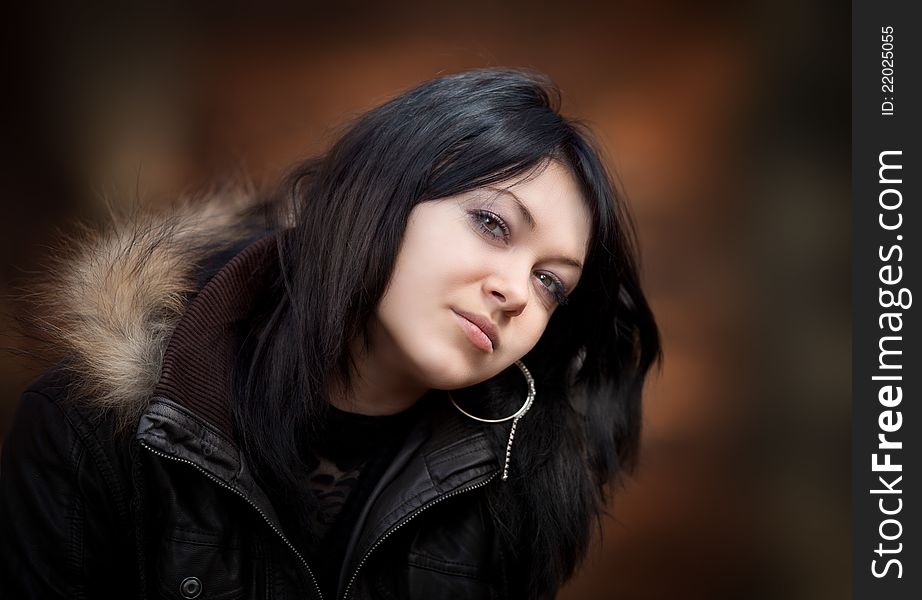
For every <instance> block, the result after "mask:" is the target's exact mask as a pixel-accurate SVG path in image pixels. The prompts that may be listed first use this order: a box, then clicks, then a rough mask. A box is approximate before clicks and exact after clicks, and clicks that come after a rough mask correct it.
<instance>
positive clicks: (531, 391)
mask: <svg viewBox="0 0 922 600" xmlns="http://www.w3.org/2000/svg"><path fill="white" fill-rule="evenodd" d="M515 364H516V366H518V367H519V369H521V371H522V374H523V375H525V381H526V382H528V396H527V397H526V398H525V404H523V405H522V408H520V409H519V410H518V411H516V412H515V413H513V414H511V415H509V416H508V417H503V418H502V419H482V418H480V417H475V416H474V415H472V414H471V413H469V412H467V411H466V410H464V409H463V408H461V407H460V406H458V403H457V402H455V399H454V398H452V397H451V394H448V399H449V400H451V403H452V404H453V405H454V407H455V408H457V409H458V410H459V411H460V412H461V414H463V415H464V416H466V417H470V418H471V419H474V420H475V421H480V422H481V423H503V422H504V421H508V420H510V419H512V429H510V430H509V442H508V443H507V444H506V462H505V464H504V465H503V481H506V479H507V478H508V477H509V457H510V456H511V455H512V439H513V438H514V437H515V428H516V426H517V425H518V424H519V419H521V418H522V417H523V416H524V415H525V413H527V412H528V409H529V408H531V405H532V403H533V402H534V401H535V379H534V377H532V376H531V373H530V372H529V371H528V369H527V368H526V367H525V364H524V363H523V362H522V361H520V360H517V361H515Z"/></svg>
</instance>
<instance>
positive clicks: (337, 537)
mask: <svg viewBox="0 0 922 600" xmlns="http://www.w3.org/2000/svg"><path fill="white" fill-rule="evenodd" d="M419 404H420V403H419V402H417V404H416V405H414V406H412V407H411V408H409V409H407V410H405V411H403V412H400V413H397V414H394V415H382V416H369V415H360V414H356V413H350V412H346V411H342V410H339V409H337V408H335V407H333V406H332V405H331V406H330V407H329V414H328V416H327V422H326V426H325V427H324V429H323V432H322V434H321V435H320V436H318V438H316V439H314V440H313V441H312V443H311V444H310V448H309V452H308V456H307V464H308V467H309V469H310V475H309V478H308V487H309V488H310V491H311V492H312V493H313V494H314V496H315V497H316V498H317V500H318V504H319V508H318V510H316V511H315V512H314V514H312V515H311V527H312V529H313V530H314V531H315V532H316V535H317V539H319V540H320V541H319V543H318V544H317V545H316V547H314V548H309V549H307V552H306V556H307V560H308V563H309V564H310V565H311V569H312V570H313V571H314V575H315V576H316V577H317V579H318V583H319V584H320V588H321V591H322V593H323V594H324V597H328V598H335V597H336V586H337V583H338V578H339V573H340V569H341V567H342V562H343V560H344V559H345V556H344V555H345V552H346V546H347V544H348V542H349V538H350V535H351V533H352V529H353V527H354V525H355V521H356V519H357V518H358V515H359V513H360V512H361V510H362V507H363V506H364V505H365V502H366V500H367V499H368V495H369V494H370V493H371V491H372V490H373V489H374V487H375V484H377V482H378V480H379V479H380V478H381V475H382V474H383V473H384V471H385V470H386V469H387V466H388V465H389V464H390V462H391V460H392V459H393V457H394V455H395V454H396V452H397V450H399V448H400V446H401V444H402V442H403V440H404V438H405V437H406V435H407V433H408V432H409V430H410V428H411V427H412V426H413V424H414V423H415V422H416V419H417V418H418V414H419Z"/></svg>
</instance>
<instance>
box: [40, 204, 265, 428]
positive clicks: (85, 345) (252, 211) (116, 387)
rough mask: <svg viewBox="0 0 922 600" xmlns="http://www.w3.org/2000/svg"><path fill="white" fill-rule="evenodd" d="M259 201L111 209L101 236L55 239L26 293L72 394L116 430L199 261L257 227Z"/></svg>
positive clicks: (142, 390) (141, 403)
mask: <svg viewBox="0 0 922 600" xmlns="http://www.w3.org/2000/svg"><path fill="white" fill-rule="evenodd" d="M262 208H265V207H264V206H263V205H261V204H259V203H257V201H256V200H255V199H254V198H253V197H252V195H248V194H243V193H225V194H216V195H213V196H211V197H209V198H207V199H205V200H204V201H199V202H195V203H192V202H184V203H182V204H180V205H179V206H177V207H174V208H173V209H171V210H170V211H168V212H166V213H152V212H140V211H135V212H133V213H132V214H130V215H127V216H125V215H113V216H112V218H111V223H110V226H109V227H108V228H107V229H106V230H105V231H102V232H99V231H93V230H90V229H88V228H84V229H83V230H82V231H81V232H80V233H79V234H77V235H75V236H71V237H70V238H68V239H67V240H65V242H64V248H63V249H64V251H63V252H60V253H57V254H56V256H63V257H64V258H53V259H52V261H53V262H52V265H51V267H50V269H49V271H48V278H47V281H46V282H45V283H43V284H41V285H40V286H39V290H38V293H37V294H36V295H35V297H36V300H37V304H38V310H37V312H38V315H39V316H38V326H39V330H40V335H41V336H42V338H43V339H44V340H45V341H47V342H48V343H50V344H51V345H52V347H53V348H54V349H55V351H56V353H61V354H63V355H64V356H65V357H66V364H67V368H68V369H69V370H70V371H72V373H73V375H74V376H75V377H74V380H75V382H76V385H77V386H78V387H79V388H80V389H79V394H78V395H79V396H81V397H83V398H86V399H87V401H88V402H91V403H92V404H94V405H96V406H97V407H100V408H102V409H104V410H106V411H110V412H112V413H114V415H115V416H116V422H117V425H118V427H119V428H120V429H121V428H124V427H127V426H130V425H131V424H132V423H134V422H135V420H136V419H137V418H138V417H139V416H140V413H141V412H143V410H144V408H145V407H146V406H147V402H148V400H149V399H150V396H151V394H152V392H153V390H154V388H155V386H156V384H157V381H158V378H159V377H160V373H161V368H162V366H163V356H164V351H165V350H166V347H167V344H168V342H169V340H170V336H171V334H172V332H173V330H174V328H175V327H176V325H177V323H178V322H179V319H180V317H181V316H182V314H183V312H184V310H185V308H186V306H187V304H188V302H189V300H190V298H191V297H192V295H193V294H194V293H195V292H196V291H197V290H196V288H197V287H198V279H199V278H198V275H199V269H200V268H201V266H202V264H203V263H204V262H205V261H206V260H207V259H208V258H209V257H212V256H214V255H215V254H217V253H220V252H222V251H227V250H228V249H230V248H231V247H233V246H235V245H236V244H239V243H240V242H242V241H243V240H245V239H247V238H248V237H250V236H252V235H254V234H255V233H256V232H257V231H259V230H265V219H264V218H263V219H259V218H255V216H256V215H258V214H259V213H260V212H261V210H260V209H262Z"/></svg>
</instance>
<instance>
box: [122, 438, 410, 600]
mask: <svg viewBox="0 0 922 600" xmlns="http://www.w3.org/2000/svg"><path fill="white" fill-rule="evenodd" d="M140 444H141V446H143V447H144V448H145V449H147V450H148V451H149V452H151V453H153V454H155V455H157V456H160V457H163V458H167V459H170V460H173V461H176V462H181V463H185V464H187V465H192V466H193V467H195V468H196V469H197V470H198V471H199V472H200V473H202V474H203V475H205V477H207V478H208V479H210V480H211V481H213V482H215V483H216V484H218V485H219V486H221V487H223V488H224V489H227V490H230V491H231V492H233V493H234V494H236V495H238V496H240V497H241V498H242V499H243V500H244V501H245V502H246V503H247V504H249V505H250V506H252V507H253V508H254V509H256V512H258V513H259V516H261V517H262V518H263V521H265V522H266V525H268V526H269V527H270V528H271V529H272V531H274V532H275V533H276V534H277V535H278V536H279V538H281V540H282V541H283V542H285V545H286V546H288V547H289V548H291V551H292V552H294V553H295V556H297V557H298V560H300V561H301V564H302V565H304V568H305V569H306V570H307V573H308V574H309V575H310V576H311V581H312V582H313V583H314V592H315V593H316V594H317V598H318V600H323V594H322V593H321V592H320V586H319V585H318V584H317V578H316V577H315V576H314V572H313V571H311V568H310V565H308V564H307V561H306V560H304V557H303V556H301V553H300V552H298V549H297V548H295V547H294V545H293V544H292V543H291V542H290V541H289V540H288V538H287V537H285V534H284V533H282V532H281V530H279V529H278V528H277V527H276V526H275V525H273V524H272V521H270V520H269V518H268V517H267V516H266V513H264V512H263V511H262V509H261V508H259V507H258V506H257V505H256V504H255V503H254V502H253V501H252V500H250V499H249V498H247V497H246V496H244V495H243V493H241V492H239V491H237V490H236V489H235V488H233V487H231V486H229V485H227V484H226V483H224V482H223V481H221V480H220V479H218V478H217V477H215V476H214V475H212V474H211V473H209V472H208V471H206V470H205V469H203V468H202V467H200V466H198V465H197V464H195V463H194V462H192V461H191V460H188V459H185V458H178V457H176V456H171V455H169V454H166V453H164V452H161V451H159V450H155V449H154V448H151V447H150V446H148V445H147V443H146V442H143V441H142V442H140ZM420 508H422V507H420Z"/></svg>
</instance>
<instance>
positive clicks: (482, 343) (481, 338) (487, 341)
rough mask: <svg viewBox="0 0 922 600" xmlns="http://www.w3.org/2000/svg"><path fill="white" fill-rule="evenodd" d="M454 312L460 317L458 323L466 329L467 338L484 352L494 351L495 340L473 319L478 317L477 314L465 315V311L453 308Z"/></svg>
mask: <svg viewBox="0 0 922 600" xmlns="http://www.w3.org/2000/svg"><path fill="white" fill-rule="evenodd" d="M452 312H453V313H455V316H456V317H457V318H458V324H459V325H460V326H461V329H462V330H463V331H464V333H466V334H467V339H469V340H470V341H471V343H473V344H474V345H475V346H477V347H478V348H480V349H481V350H483V351H484V352H493V350H494V344H493V340H492V339H491V338H490V336H488V335H487V333H486V332H485V331H484V330H483V329H481V327H480V326H478V325H477V323H475V322H474V321H472V320H471V319H476V318H477V317H476V316H474V315H471V316H470V317H468V316H465V314H464V313H459V312H458V311H455V310H452Z"/></svg>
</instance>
